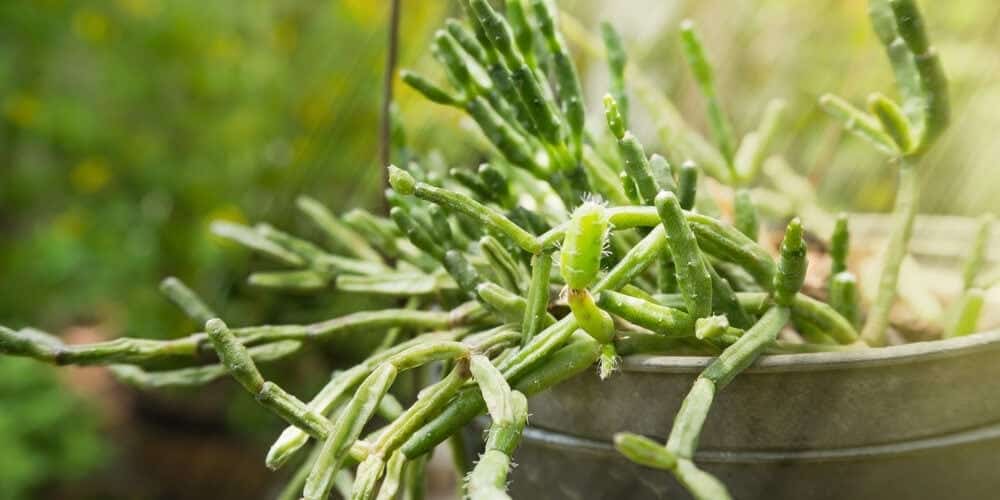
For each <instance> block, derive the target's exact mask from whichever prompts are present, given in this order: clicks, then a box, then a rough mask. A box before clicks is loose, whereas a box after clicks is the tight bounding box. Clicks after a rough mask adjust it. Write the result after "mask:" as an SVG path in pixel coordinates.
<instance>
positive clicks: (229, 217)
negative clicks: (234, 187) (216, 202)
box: [205, 204, 247, 224]
mask: <svg viewBox="0 0 1000 500" xmlns="http://www.w3.org/2000/svg"><path fill="white" fill-rule="evenodd" d="M205 221H206V222H207V223H209V224H211V223H212V222H215V221H225V222H232V223H234V224H246V223H247V218H246V215H244V214H243V211H242V210H240V207H238V206H236V205H232V204H229V205H220V206H218V207H215V210H212V211H211V212H209V213H208V215H206V216H205Z"/></svg>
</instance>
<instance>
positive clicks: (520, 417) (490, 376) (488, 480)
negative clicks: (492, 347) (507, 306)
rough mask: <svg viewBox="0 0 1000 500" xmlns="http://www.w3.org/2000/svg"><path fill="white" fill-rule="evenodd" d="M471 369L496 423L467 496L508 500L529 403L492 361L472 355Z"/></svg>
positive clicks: (472, 475) (470, 476) (469, 478)
mask: <svg viewBox="0 0 1000 500" xmlns="http://www.w3.org/2000/svg"><path fill="white" fill-rule="evenodd" d="M470 368H471V369H472V376H473V377H474V378H475V380H476V383H477V384H478V385H479V390H480V393H481V394H482V396H483V400H484V402H485V403H486V408H487V410H488V412H489V414H490V418H491V419H492V420H493V423H492V424H491V425H490V430H489V435H488V436H489V437H488V438H487V441H486V450H485V451H484V452H483V454H482V455H481V456H480V457H479V463H477V464H476V467H475V468H474V469H473V470H472V472H471V473H470V474H469V477H468V483H467V485H468V495H469V498H471V499H473V500H480V499H483V500H486V499H499V498H507V494H506V489H507V473H508V471H509V470H510V465H511V460H512V457H513V455H514V450H515V449H517V445H518V444H519V443H520V441H521V432H522V431H523V430H524V425H525V423H526V422H527V420H528V400H527V399H526V398H525V397H524V394H522V393H520V392H518V391H512V390H511V388H510V386H509V385H508V384H507V381H506V380H505V379H504V377H503V374H501V373H500V371H499V370H497V369H496V367H494V366H493V364H492V363H491V362H490V361H489V359H487V358H485V357H483V356H473V357H472V362H471V366H470Z"/></svg>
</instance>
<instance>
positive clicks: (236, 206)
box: [0, 0, 1000, 500]
mask: <svg viewBox="0 0 1000 500" xmlns="http://www.w3.org/2000/svg"><path fill="white" fill-rule="evenodd" d="M402 5H403V10H402V24H401V31H400V55H399V62H400V65H401V66H402V67H410V68H415V69H418V70H420V71H421V72H424V73H428V74H432V75H439V73H438V71H439V70H438V68H437V65H436V64H434V62H433V60H432V58H431V57H430V56H429V54H428V53H427V51H426V47H427V46H428V43H429V40H430V37H431V35H432V33H433V31H434V30H435V29H437V28H438V27H439V26H440V25H441V23H442V21H443V20H444V19H445V18H446V17H448V16H459V15H460V14H461V13H460V9H459V8H458V2H455V1H452V2H427V1H416V0H402ZM559 5H560V7H561V8H562V9H563V10H564V11H565V12H566V13H567V15H568V17H567V18H566V19H564V21H563V22H564V24H567V25H569V24H573V25H574V26H578V27H579V28H580V29H577V30H576V34H575V35H572V36H569V37H568V38H569V41H570V45H571V48H572V50H573V52H574V54H575V55H576V56H577V57H578V61H577V62H578V64H579V65H580V68H581V71H582V76H583V81H584V86H585V91H586V93H587V96H588V100H589V104H590V106H589V109H591V110H595V109H599V108H598V103H599V99H600V97H601V96H602V95H603V94H604V93H605V91H606V88H607V75H606V71H605V69H604V63H603V61H601V60H600V59H598V58H595V57H593V54H592V53H591V51H589V50H588V44H590V43H591V42H593V41H594V40H597V41H599V35H598V33H599V32H598V29H597V28H598V23H599V22H600V21H601V20H607V21H610V22H611V23H612V24H613V25H614V26H615V27H616V28H618V30H619V31H620V32H621V33H623V35H624V37H625V40H626V46H627V48H628V50H629V54H630V56H631V59H630V62H629V64H631V65H632V66H633V67H634V68H636V69H637V70H639V71H640V72H641V73H642V74H643V75H645V77H646V78H647V79H649V80H650V81H652V82H653V83H654V84H655V85H656V87H657V88H659V89H660V91H661V92H663V93H664V94H665V95H667V96H669V97H670V99H671V100H673V102H674V103H675V104H676V105H677V106H678V108H679V109H680V110H681V112H682V114H683V115H684V116H685V118H686V119H687V120H688V121H689V122H691V123H692V124H694V125H695V126H696V127H697V128H699V129H700V130H702V131H705V130H707V129H706V126H705V123H704V118H703V117H704V111H703V101H702V99H701V98H700V96H699V94H698V92H697V89H696V87H695V86H694V85H693V82H692V80H691V78H690V74H689V72H688V71H687V68H686V66H685V65H684V63H683V59H682V56H681V52H680V47H679V44H678V42H677V27H678V24H679V22H680V20H681V19H684V18H688V17H689V18H691V19H694V20H695V21H696V22H697V23H698V24H699V27H700V29H701V32H702V35H703V37H704V39H705V43H706V45H707V47H708V50H709V52H710V57H711V58H712V60H713V61H714V63H715V66H716V71H717V81H718V82H719V83H718V84H719V87H720V94H721V96H722V101H723V104H724V105H725V107H726V109H727V111H728V113H729V114H730V116H731V119H732V121H733V124H734V128H735V129H736V130H737V131H738V133H745V132H747V131H749V130H752V129H754V128H756V125H757V122H758V120H759V118H760V115H761V112H762V111H763V109H764V106H765V105H766V103H767V102H768V101H769V100H770V99H772V98H775V97H782V98H784V99H786V100H787V101H788V102H789V106H788V115H787V116H788V117H789V118H788V119H787V121H786V127H785V128H784V129H783V131H782V132H781V134H780V140H779V148H780V149H781V150H783V151H785V154H786V157H787V159H788V160H789V162H790V164H791V165H792V167H793V168H795V169H796V170H798V171H799V172H801V173H803V174H805V175H806V176H807V177H808V178H809V179H810V180H812V181H813V182H814V185H815V187H816V188H817V190H818V192H819V195H820V198H821V200H822V201H823V202H824V204H825V205H826V206H828V207H830V208H831V209H838V210H839V209H849V210H857V211H875V212H877V211H885V210H888V209H889V208H890V207H891V204H892V200H893V193H894V178H893V175H892V170H891V169H888V168H885V166H884V165H883V164H882V162H881V160H880V157H879V156H878V155H877V154H876V153H874V152H873V151H872V150H871V149H870V148H869V147H868V146H867V145H865V144H862V143H860V142H859V141H857V140H855V139H853V138H852V137H849V136H846V135H844V134H843V133H842V132H841V130H840V128H839V127H838V126H837V124H836V123H834V122H833V121H832V120H829V119H828V118H827V117H826V115H824V114H823V113H822V112H821V111H820V110H819V108H818V107H817V105H816V100H817V97H818V96H819V95H820V94H822V93H824V92H829V91H833V92H836V93H838V94H840V95H842V96H845V97H848V98H849V99H850V100H852V101H853V102H855V103H857V104H862V103H863V102H864V97H865V96H866V95H867V94H868V93H869V92H871V91H873V90H880V91H882V92H885V93H887V94H889V95H893V93H892V89H893V84H892V77H891V73H890V70H889V66H888V64H887V63H886V61H885V56H884V53H883V51H882V48H881V46H879V45H878V44H877V42H876V40H875V38H874V36H873V34H872V32H871V29H870V26H869V24H868V19H867V15H866V2H865V1H864V0H741V1H715V2H705V1H701V2H698V1H694V0H689V1H685V0H671V1H663V0H659V1H646V0H642V1H640V0H630V1H628V2H612V1H597V0H575V1H570V0H564V1H560V2H559ZM388 6H389V2H376V1H372V0H333V1H331V0H325V1H317V0H279V1H270V2H265V1H262V0H243V1H236V0H214V1H211V2H204V1H202V0H103V1H86V0H84V1H74V2H69V1H65V0H30V1H22V2H0V26H3V28H2V29H0V279H2V283H3V284H2V286H0V324H5V325H9V326H11V327H15V328H18V327H23V326H26V325H34V326H37V327H39V328H43V329H46V330H48V331H51V332H55V333H58V334H59V335H61V336H63V337H64V338H66V339H67V340H68V341H70V342H85V341H95V340H101V339H107V338H113V337H117V336H120V335H124V334H128V335H135V336H143V337H150V338H168V337H172V336H179V335H183V334H186V333H188V332H190V331H192V329H194V328H195V325H193V324H191V323H190V322H189V321H188V320H186V319H184V318H183V317H182V316H181V315H180V314H177V313H176V312H175V311H174V310H173V308H172V306H170V305H169V304H168V303H167V302H166V301H165V300H163V299H162V298H161V297H160V295H159V293H158V291H157V289H156V284H157V283H158V282H159V280H160V279H162V278H163V277H164V276H167V275H176V276H179V277H180V278H182V279H183V280H185V281H186V282H187V283H188V284H189V285H191V286H192V287H193V288H195V289H196V290H198V291H199V292H200V293H201V294H202V295H203V296H204V297H205V298H206V299H207V300H208V301H209V303H210V304H211V305H213V306H215V307H216V308H217V309H218V310H219V311H220V312H221V313H222V314H223V316H225V317H227V318H233V322H234V323H239V324H252V323H259V322H262V321H269V322H280V321H296V322H304V321H310V320H314V319H320V318H327V317H331V316H333V315H336V314H338V312H342V311H347V310H352V309H356V308H359V307H375V306H377V304H376V303H374V302H371V303H365V302H366V301H369V299H366V298H359V297H348V296H343V295H336V294H333V293H328V294H319V295H315V296H313V295H310V296H303V295H281V294H274V293H270V292H266V293H265V292H260V291H257V290H254V289H252V288H250V287H248V286H246V284H245V277H246V276H247V274H248V271H249V270H250V269H252V268H254V266H255V261H254V259H253V257H252V256H251V255H249V253H248V252H246V251H245V250H243V249H242V248H239V247H236V246H234V245H231V244H228V243H226V242H224V241H222V240H220V239H218V238H215V237H213V236H211V235H210V233H209V231H208V224H209V223H210V222H211V221H212V220H217V219H224V220H232V221H238V222H258V221H267V222H270V223H272V224H274V225H275V226H277V227H280V228H286V229H292V230H295V231H296V232H300V233H301V232H305V233H306V234H308V232H307V231H306V230H305V224H300V221H298V220H296V217H295V210H294V206H293V201H294V199H295V197H296V196H298V195H299V194H308V195H311V196H313V197H315V198H317V199H319V200H321V201H323V202H324V203H326V204H327V205H329V206H330V207H331V208H333V209H334V210H336V211H341V210H344V209H346V208H352V207H368V208H371V209H373V210H378V209H379V207H380V206H381V204H380V203H379V199H378V195H379V193H380V191H381V185H380V182H381V174H380V170H379V165H378V162H377V150H378V144H377V142H378V141H377V138H378V117H379V99H380V93H381V79H382V72H383V65H384V63H385V56H386V38H387V32H386V28H387V24H388V10H389V8H388ZM921 6H922V7H923V9H924V12H925V16H926V19H927V22H928V24H929V27H930V32H931V33H932V35H933V39H934V41H935V44H936V45H937V47H938V50H939V51H940V53H941V54H942V58H943V61H944V65H945V69H946V71H947V73H948V75H949V77H950V80H951V89H952V98H953V103H954V105H953V107H954V123H953V125H952V127H951V129H950V130H949V132H948V133H947V135H946V136H945V137H944V139H943V140H942V142H941V143H940V144H939V145H938V146H937V147H935V149H934V150H933V153H932V154H931V155H929V157H928V158H927V159H926V161H925V162H924V165H923V166H922V168H921V170H922V182H923V184H924V185H925V188H924V196H923V199H922V201H921V211H922V212H924V213H938V214H958V215H963V214H964V215H977V214H981V213H983V212H986V211H994V212H996V211H997V209H998V207H1000V203H998V202H997V201H996V198H995V193H996V192H998V191H1000V171H998V170H997V165H996V160H995V159H996V158H1000V141H997V140H996V139H997V137H998V133H1000V113H997V111H996V110H998V109H1000V71H998V70H1000V67H998V66H1000V57H998V56H997V55H998V54H1000V6H998V4H997V3H996V1H995V0H952V1H949V2H930V1H924V2H921ZM588 37H589V40H588ZM598 45H599V44H598ZM396 92H397V99H398V104H399V108H400V111H401V117H402V124H403V126H404V127H405V130H406V133H407V137H408V140H409V141H410V144H411V146H412V147H413V148H414V149H416V150H419V151H428V150H431V149H438V150H440V152H441V154H442V155H443V158H445V159H446V161H447V162H448V163H449V164H454V165H472V164H474V163H475V162H477V161H478V159H479V158H480V157H481V153H480V151H482V149H481V147H480V143H481V141H480V138H479V136H478V135H477V134H478V132H477V131H475V130H474V128H472V127H470V126H469V124H468V123H466V122H465V121H464V120H465V119H464V118H463V117H462V116H461V115H459V114H457V113H454V112H452V111H451V110H446V109H444V108H441V107H438V106H436V105H433V104H430V103H427V102H424V101H423V100H422V99H421V98H419V97H418V96H417V95H415V93H413V92H412V91H410V90H409V89H407V88H404V87H403V86H401V85H397V86H396ZM633 102H634V104H633V116H634V121H635V122H636V123H637V129H638V133H639V136H640V137H641V138H642V140H643V141H644V142H645V143H646V144H647V146H648V147H649V148H650V149H653V150H655V149H656V145H657V144H658V143H659V141H658V136H657V133H656V130H655V128H654V127H653V125H652V121H651V119H650V117H649V116H648V114H647V113H645V112H644V109H643V105H642V101H640V100H636V99H634V100H633ZM591 115H592V118H594V117H596V118H601V115H600V114H599V113H593V112H591ZM593 125H594V126H595V128H596V126H597V125H598V122H596V121H595V123H594V124H593ZM364 348H365V343H364V341H363V339H348V340H347V341H345V342H344V343H343V344H342V345H341V344H338V345H334V346H329V347H328V348H327V349H326V350H325V351H322V352H318V353H313V354H310V355H308V356H305V357H300V358H297V359H296V360H295V361H293V362H285V363H280V364H278V365H276V366H274V367H273V368H272V369H271V370H272V372H274V376H275V377H276V378H277V379H278V380H279V381H285V382H286V383H288V384H289V385H290V386H291V387H293V388H295V392H297V393H299V394H309V393H311V392H312V391H315V390H316V389H317V388H318V387H319V386H320V385H321V383H322V382H323V381H324V379H325V377H326V374H327V373H328V372H329V369H330V367H331V366H334V365H336V363H338V362H340V361H342V360H344V359H348V358H351V357H352V356H357V355H358V354H359V353H360V352H363V350H364ZM280 428H281V425H280V422H279V421H277V420H276V419H274V418H272V417H271V416H270V415H268V414H267V413H265V412H264V411H263V410H260V409H258V408H257V407H256V405H255V403H254V402H253V401H252V400H250V398H248V397H246V395H245V394H244V393H242V392H241V391H239V390H237V388H236V387H235V384H231V383H229V382H228V381H227V382H220V383H217V384H212V385H210V386H208V387H206V388H202V389H198V390H192V391H161V392H156V393H150V392H139V391H136V390H133V389H128V388H126V387H125V386H122V385H120V384H118V383H117V382H115V381H114V380H113V379H111V378H109V376H108V375H107V373H106V372H105V371H104V370H102V369H97V368H92V369H61V370H54V369H52V368H51V367H46V366H41V365H38V364H36V363H32V362H27V361H22V360H17V359H10V358H2V357H0V435H3V436H4V438H5V440H4V446H2V447H0V500H10V499H22V498H53V499H55V498H209V497H211V498H265V497H267V492H269V491H272V488H273V487H274V485H276V484H278V483H279V482H280V481H281V480H282V479H284V478H283V476H282V474H280V473H279V474H271V473H265V469H264V466H263V456H264V450H266V447H267V446H268V444H269V440H270V439H273V437H274V436H275V435H276V432H277V431H278V430H279V429H280Z"/></svg>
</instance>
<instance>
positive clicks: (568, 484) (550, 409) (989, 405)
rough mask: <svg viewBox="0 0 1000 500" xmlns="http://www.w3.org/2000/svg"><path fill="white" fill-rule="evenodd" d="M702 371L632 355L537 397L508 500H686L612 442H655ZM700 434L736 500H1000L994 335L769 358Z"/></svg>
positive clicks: (718, 404)
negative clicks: (633, 437) (633, 438)
mask: <svg viewBox="0 0 1000 500" xmlns="http://www.w3.org/2000/svg"><path fill="white" fill-rule="evenodd" d="M917 229H918V230H917V234H918V235H919V234H922V233H921V231H920V225H919V224H918V227H917ZM965 241H969V240H968V238H966V239H965ZM918 246H919V245H918ZM710 361H711V358H707V357H694V356H638V357H632V358H629V359H626V360H625V362H624V364H623V367H622V370H621V373H618V374H615V375H614V376H612V377H611V378H610V379H608V380H606V381H603V382H601V381H600V380H598V377H597V374H596V372H588V373H584V374H581V375H579V376H577V377H575V378H574V379H572V380H568V381H566V382H564V383H562V384H560V385H559V386H557V387H554V388H552V389H550V390H548V391H546V392H544V393H542V394H539V395H537V396H535V397H533V398H532V399H531V400H530V402H529V408H530V409H531V421H530V423H531V427H530V428H529V429H528V430H527V431H526V432H525V437H524V441H523V443H522V445H521V448H520V449H519V450H518V453H517V456H516V461H517V463H518V464H519V467H518V468H516V469H515V470H514V473H513V476H512V485H511V488H512V494H513V496H514V498H545V499H559V498H571V499H577V498H579V499H604V498H607V499H648V498H690V496H689V495H688V493H687V492H686V491H685V490H684V489H683V487H681V486H680V485H679V484H678V483H677V482H676V481H675V480H674V478H673V477H672V476H671V475H670V474H668V473H665V472H662V471H656V470H651V469H646V468H643V467H639V466H637V465H635V464H632V463H631V462H629V461H627V460H626V459H625V458H624V457H622V456H621V455H619V454H618V453H617V452H616V451H615V450H614V449H613V448H612V446H611V444H610V441H611V436H613V435H614V434H615V433H616V432H620V431H631V432H637V433H641V434H645V435H647V436H650V437H655V438H657V439H661V440H663V439H665V438H666V436H667V433H668V432H669V430H670V427H671V425H672V423H673V418H674V415H675V414H676V413H677V410H678V409H679V407H680V403H681V401H682V399H683V398H684V396H685V395H686V394H687V391H688V390H689V389H690V387H691V384H692V382H693V381H694V379H695V377H696V376H697V374H698V373H699V372H701V370H702V369H703V368H704V367H705V366H706V365H707V364H708V363H709V362H710ZM701 436H702V437H701V443H700V446H699V452H698V453H697V454H696V457H695V460H696V462H697V463H698V464H699V465H700V466H702V467H703V468H705V469H706V470H708V471H709V472H711V473H713V474H715V475H716V476H717V477H719V479H721V480H722V481H723V482H725V483H726V485H727V486H728V487H729V490H730V492H731V493H732V494H733V495H734V497H735V498H737V499H740V500H749V499H758V498H759V499H765V498H766V499H770V500H780V499H807V498H808V499H824V498H830V499H841V498H851V499H869V498H871V499H882V500H884V499H889V498H905V499H911V498H934V499H936V498H949V499H956V498H957V499H966V498H968V499H984V498H998V497H1000V331H989V332H984V333H978V334H975V335H970V336H967V337H962V338H955V339H949V340H942V341H933V342H919V343H912V344H907V345H900V346H894V347H887V348H882V349H872V350H864V351H853V352H839V353H814V354H790V355H774V356H766V357H764V358H762V359H761V360H759V362H758V363H756V364H755V365H754V366H753V367H751V368H750V369H748V370H747V371H746V372H744V373H743V374H741V375H740V376H739V377H737V378H736V379H735V380H734V381H733V382H732V384H731V385H730V386H728V387H727V388H726V389H725V390H724V391H722V392H721V393H720V394H719V395H718V397H717V398H716V401H715V404H714V405H713V407H712V411H711V412H710V414H709V417H708V420H707V421H706V423H705V427H704V430H703V432H702V434H701Z"/></svg>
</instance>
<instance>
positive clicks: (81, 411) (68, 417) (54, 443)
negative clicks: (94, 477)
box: [0, 357, 108, 500]
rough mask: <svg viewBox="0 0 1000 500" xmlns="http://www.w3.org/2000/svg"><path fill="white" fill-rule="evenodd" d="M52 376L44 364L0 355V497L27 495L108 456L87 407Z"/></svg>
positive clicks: (7, 499) (11, 498)
mask: <svg viewBox="0 0 1000 500" xmlns="http://www.w3.org/2000/svg"><path fill="white" fill-rule="evenodd" d="M56 378H57V373H56V372H55V371H53V370H52V369H51V368H49V367H47V366H44V365H40V364H38V363H32V362H31V361H30V360H25V359H15V358H8V357H4V358H0V395H2V396H3V406H2V408H3V409H2V411H0V435H3V436H4V445H3V452H2V453H0V500H15V499H19V498H31V496H30V492H32V491H34V490H35V488H37V487H38V486H40V485H43V484H45V483H47V482H50V481H53V480H61V481H65V480H73V479H80V478H82V477H84V476H85V475H86V474H88V473H89V472H90V471H91V470H92V469H93V468H94V467H95V466H97V465H98V464H100V463H101V462H102V460H103V459H104V457H106V456H107V455H108V449H107V445H106V443H103V442H102V441H101V439H100V438H98V436H97V433H96V431H97V419H96V417H95V415H94V414H93V412H92V409H91V408H90V407H88V406H85V405H83V402H82V401H80V398H79V397H75V396H72V397H71V396H67V394H66V391H65V390H64V389H63V388H62V387H61V385H60V384H59V382H58V380H57V379H56Z"/></svg>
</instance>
